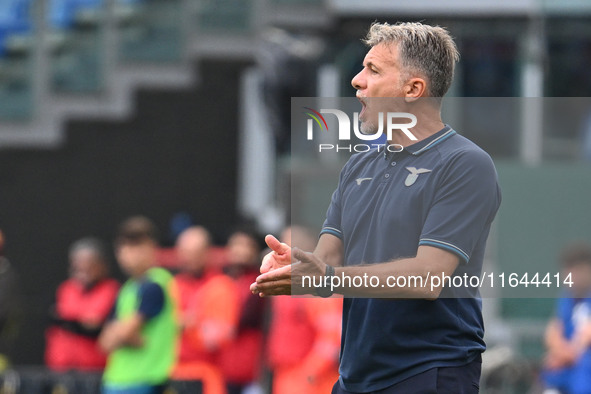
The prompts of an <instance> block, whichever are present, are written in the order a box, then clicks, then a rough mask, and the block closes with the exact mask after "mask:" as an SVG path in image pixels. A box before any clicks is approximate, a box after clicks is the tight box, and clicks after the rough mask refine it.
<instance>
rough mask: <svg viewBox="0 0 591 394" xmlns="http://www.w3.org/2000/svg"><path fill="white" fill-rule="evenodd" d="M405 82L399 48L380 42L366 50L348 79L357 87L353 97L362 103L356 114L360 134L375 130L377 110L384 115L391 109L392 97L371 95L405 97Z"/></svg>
mask: <svg viewBox="0 0 591 394" xmlns="http://www.w3.org/2000/svg"><path fill="white" fill-rule="evenodd" d="M405 82H406V77H405V73H403V72H402V68H401V62H400V56H399V54H398V47H397V46H396V45H395V44H385V43H381V44H378V45H376V46H374V47H372V48H371V49H370V50H369V52H368V53H367V55H366V56H365V59H364V60H363V69H362V70H361V71H360V72H359V73H358V74H357V75H356V76H355V77H353V79H352V80H351V85H353V87H354V88H355V89H357V94H356V96H357V98H358V99H359V101H361V104H362V106H363V109H362V110H361V113H360V114H359V121H360V122H361V127H360V130H361V132H362V133H365V134H370V133H375V132H376V131H377V130H378V125H379V113H380V112H382V113H384V114H385V113H386V112H388V109H389V111H392V109H393V108H392V100H384V99H377V100H371V98H377V97H404V96H405V92H404V90H403V87H404V84H405ZM387 101H389V103H388V102H387ZM384 116H385V115H384ZM384 121H385V119H384Z"/></svg>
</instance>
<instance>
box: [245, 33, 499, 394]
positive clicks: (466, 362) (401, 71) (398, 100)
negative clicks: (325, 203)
mask: <svg viewBox="0 0 591 394" xmlns="http://www.w3.org/2000/svg"><path fill="white" fill-rule="evenodd" d="M365 42H366V43H367V44H368V45H369V46H370V50H369V52H368V53H367V55H366V56H365V59H364V61H363V69H362V70H361V71H360V72H359V73H358V74H357V75H356V76H355V77H354V78H353V80H352V85H353V87H354V88H355V89H356V90H357V98H358V99H359V100H360V102H361V104H362V107H363V109H362V111H361V113H360V114H359V120H360V122H361V130H362V131H363V132H364V133H375V132H377V131H378V130H379V128H378V127H376V125H378V123H381V122H379V117H380V116H381V115H380V113H381V112H385V111H388V112H389V111H392V109H395V111H396V112H406V113H409V114H413V115H415V116H416V119H417V122H416V125H415V126H414V127H412V128H410V131H411V133H412V135H408V134H406V133H402V132H400V133H392V135H390V136H389V140H388V144H389V146H395V147H397V149H382V150H379V149H375V150H372V151H369V152H364V153H359V154H355V155H353V156H352V157H351V158H350V159H349V161H348V162H347V164H346V165H345V167H344V168H343V170H342V171H341V175H340V179H339V184H338V187H337V189H336V190H335V192H334V193H333V195H332V200H331V203H330V206H329V208H328V211H327V214H326V220H325V222H324V225H323V228H322V230H321V232H320V238H319V240H318V244H317V246H316V249H315V250H314V252H313V253H306V252H304V251H302V250H299V249H296V248H293V249H291V248H290V247H288V246H287V245H285V244H283V243H280V242H279V241H278V240H277V239H276V238H275V237H273V236H271V235H268V236H267V237H266V242H267V244H268V245H269V247H270V248H271V249H272V252H270V253H269V254H268V255H267V256H265V258H264V259H263V263H262V266H261V275H260V276H259V277H258V278H257V280H256V282H255V283H253V284H252V285H251V290H252V291H253V292H254V293H259V294H260V295H262V296H267V295H280V294H290V293H308V294H317V295H320V296H325V297H326V296H330V295H332V294H333V292H336V293H340V294H343V295H345V296H346V297H348V298H345V300H344V302H343V327H342V328H343V335H342V342H341V356H340V367H339V373H340V378H339V381H338V382H337V383H336V384H335V386H334V388H333V391H332V392H333V393H336V394H348V393H381V394H398V393H404V394H408V393H416V394H418V393H423V394H426V393H455V394H462V393H477V392H478V390H479V389H478V387H479V378H480V368H481V362H480V360H481V353H482V352H483V351H484V350H485V344H484V340H483V336H484V326H483V321H482V311H481V308H482V303H481V299H480V295H479V292H478V288H477V287H470V286H463V287H462V288H453V287H452V286H449V283H450V282H447V284H446V282H445V281H439V282H437V281H433V280H431V279H432V278H433V277H438V278H444V277H448V278H460V279H461V278H463V277H465V276H466V277H474V276H478V277H479V276H480V274H481V270H482V262H483V258H484V249H485V244H486V239H487V237H488V233H489V231H490V226H491V223H492V221H493V219H494V217H495V215H496V212H497V210H498V207H499V205H500V201H501V195H500V189H499V186H498V183H497V174H496V170H495V167H494V164H493V162H492V160H491V158H490V157H489V155H488V154H487V153H486V152H484V151H483V150H482V149H480V148H479V147H478V146H476V145H475V144H474V143H472V142H471V141H469V140H467V139H466V138H464V137H462V136H460V135H458V134H457V133H456V132H455V131H454V130H453V129H452V128H451V127H450V126H448V125H446V124H444V123H443V122H442V120H441V97H442V96H443V95H444V94H445V93H446V92H447V90H448V89H449V87H450V85H451V82H452V78H453V72H454V65H455V63H456V61H457V60H458V51H457V49H456V46H455V44H454V42H453V39H452V38H451V36H450V35H449V33H448V32H447V31H446V30H445V29H443V28H441V27H433V26H429V25H425V24H421V23H399V24H396V25H389V24H387V23H375V24H373V25H372V26H371V28H370V31H369V34H368V36H367V39H366V41H365ZM384 98H387V99H384ZM292 256H293V259H294V260H297V262H296V263H294V264H290V263H291V262H292ZM292 269H293V272H292ZM304 275H305V276H307V277H312V278H314V280H316V281H317V282H313V283H323V286H319V285H311V284H310V283H311V282H310V281H308V285H306V283H305V281H303V278H304ZM347 278H349V280H346V279H347ZM367 278H371V279H372V281H371V284H367ZM410 279H414V280H410ZM359 280H361V283H363V284H362V285H358V284H357V285H356V284H355V283H359ZM364 280H365V282H364ZM454 283H455V281H454ZM327 284H328V285H327Z"/></svg>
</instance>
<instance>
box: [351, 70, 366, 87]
mask: <svg viewBox="0 0 591 394" xmlns="http://www.w3.org/2000/svg"><path fill="white" fill-rule="evenodd" d="M362 73H363V70H361V71H359V73H357V75H355V76H354V77H353V79H352V80H351V85H352V86H353V88H355V89H356V90H359V89H363V88H365V81H364V79H363V75H362Z"/></svg>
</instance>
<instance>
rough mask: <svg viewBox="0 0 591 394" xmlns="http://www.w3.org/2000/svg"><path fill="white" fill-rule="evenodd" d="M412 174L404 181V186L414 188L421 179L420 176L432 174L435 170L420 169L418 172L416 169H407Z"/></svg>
mask: <svg viewBox="0 0 591 394" xmlns="http://www.w3.org/2000/svg"><path fill="white" fill-rule="evenodd" d="M406 169H407V170H408V171H410V174H408V176H407V177H406V179H405V180H404V186H412V185H414V183H415V182H416V181H417V179H418V178H419V175H421V174H424V173H426V172H431V171H433V170H428V169H426V168H419V169H418V170H417V169H416V168H415V167H406Z"/></svg>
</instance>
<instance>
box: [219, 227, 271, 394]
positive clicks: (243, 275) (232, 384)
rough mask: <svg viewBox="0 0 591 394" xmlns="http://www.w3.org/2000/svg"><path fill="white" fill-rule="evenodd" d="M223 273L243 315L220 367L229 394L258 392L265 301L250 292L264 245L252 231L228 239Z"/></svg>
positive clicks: (224, 352) (239, 232) (237, 233)
mask: <svg viewBox="0 0 591 394" xmlns="http://www.w3.org/2000/svg"><path fill="white" fill-rule="evenodd" d="M226 249H227V265H226V266H225V267H224V272H225V273H226V274H227V275H228V276H229V277H230V278H232V279H233V280H234V283H235V284H236V286H237V289H238V307H239V311H240V315H239V320H238V328H237V331H236V334H235V337H234V339H233V340H232V342H231V343H229V344H228V345H227V346H225V347H224V349H223V350H222V352H221V354H220V358H219V361H220V366H221V368H222V373H223V374H224V378H225V380H226V384H227V387H228V394H240V393H244V392H245V390H247V389H250V390H256V388H255V387H256V383H255V382H256V381H257V379H258V378H259V373H260V367H261V362H262V346H263V317H264V313H265V303H266V300H265V299H263V298H260V297H259V296H258V295H253V294H252V293H251V292H250V284H251V283H252V282H254V281H255V279H256V277H257V276H258V275H259V265H260V253H261V241H260V239H259V237H258V235H257V234H256V233H255V232H254V231H251V230H249V229H241V230H238V231H235V232H234V233H233V234H232V235H231V236H230V238H229V239H228V242H227V245H226Z"/></svg>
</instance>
